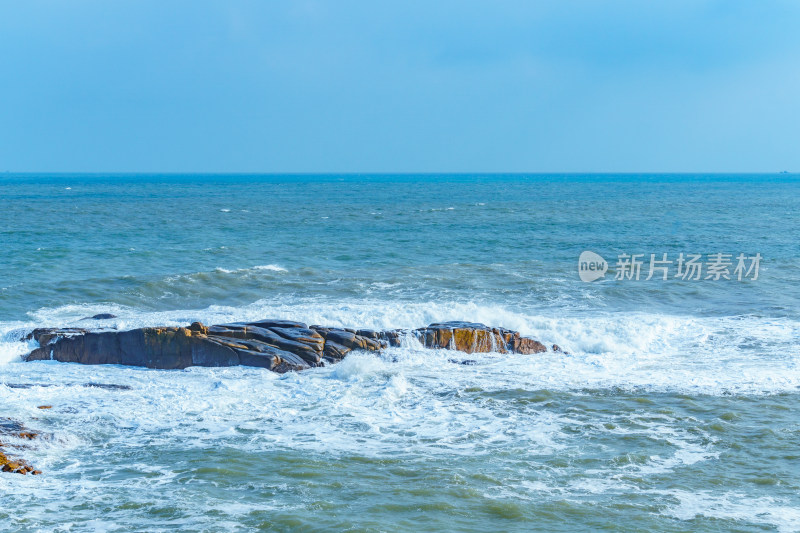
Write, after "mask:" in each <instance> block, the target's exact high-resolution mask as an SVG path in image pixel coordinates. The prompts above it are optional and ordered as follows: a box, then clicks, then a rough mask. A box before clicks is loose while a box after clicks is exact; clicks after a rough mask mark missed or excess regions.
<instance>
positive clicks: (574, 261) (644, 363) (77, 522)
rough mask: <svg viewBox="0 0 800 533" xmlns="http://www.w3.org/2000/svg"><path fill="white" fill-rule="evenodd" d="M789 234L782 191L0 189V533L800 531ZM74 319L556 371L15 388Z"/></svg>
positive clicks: (35, 185)
mask: <svg viewBox="0 0 800 533" xmlns="http://www.w3.org/2000/svg"><path fill="white" fill-rule="evenodd" d="M798 228H800V179H798V177H797V176H795V175H785V174H769V175H722V174H714V175H699V174H681V175H613V174H608V175H592V174H586V175H578V174H572V175H555V174H553V175H551V174H548V175H545V174H537V175H518V174H515V175H499V174H498V175H495V174H459V175H438V174H431V175H369V174H364V175H156V174H153V175H111V174H102V175H101V174H97V175H83V174H61V175H45V174H24V175H16V174H8V173H7V174H3V175H0V418H11V419H13V420H16V421H19V422H21V423H23V424H24V425H25V426H27V427H29V428H31V429H33V430H35V431H38V432H41V434H42V437H41V438H39V439H36V440H34V441H30V442H27V443H25V444H26V446H27V448H25V449H24V452H21V453H23V454H24V457H25V458H26V459H27V460H28V461H29V462H30V463H31V464H33V465H34V466H35V467H36V468H38V469H41V470H42V471H43V474H42V475H39V476H21V475H14V474H0V494H2V505H0V530H8V531H64V532H66V531H69V532H83V531H149V532H157V531H172V530H176V529H178V530H186V531H209V532H217V531H219V532H223V531H224V532H227V531H251V530H258V529H261V530H276V531H330V530H347V531H441V530H448V531H481V532H482V531H531V530H541V531H564V532H574V531H595V530H610V531H664V532H666V531H670V532H672V531H798V530H800V418H798V416H797V415H796V413H795V412H794V410H795V409H796V408H797V407H798V406H800V269H799V268H798V267H800V242H799V241H798ZM584 251H591V252H594V253H596V254H598V255H599V256H601V257H602V258H603V259H604V260H605V261H606V262H607V267H608V271H607V272H606V273H605V275H604V276H602V277H600V279H597V280H596V281H592V282H585V281H582V280H581V278H580V277H579V264H578V258H579V256H580V255H581V253H582V252H584ZM651 254H653V257H654V258H655V259H658V260H662V259H666V260H667V261H671V263H668V266H667V267H665V270H666V272H665V274H666V275H667V279H666V280H664V279H663V276H662V271H660V270H656V271H655V273H654V275H652V276H650V275H649V274H650V272H649V268H650V265H651V262H652V258H651ZM664 254H666V257H664ZM715 254H723V256H721V258H717V259H722V260H724V261H715V260H714V256H715ZM698 255H699V256H700V264H701V268H703V270H702V271H701V276H700V279H694V278H693V277H692V276H686V277H681V276H680V265H679V257H680V258H682V260H683V259H686V260H688V259H689V258H690V257H692V256H698ZM740 255H741V257H742V258H743V261H744V265H745V266H746V269H745V270H743V271H742V270H739V271H737V264H738V261H737V257H739V256H740ZM630 257H633V258H634V262H633V263H629V265H633V264H635V259H636V258H638V259H639V260H640V262H641V271H640V273H639V276H638V277H639V279H636V275H635V272H634V271H633V270H632V269H629V270H628V271H627V273H626V270H625V261H626V258H630ZM756 257H758V258H759V260H758V261H756V260H755V258H756ZM714 262H716V263H717V264H718V266H719V264H721V263H724V266H725V268H724V269H723V271H722V273H721V275H720V276H719V279H716V278H717V276H716V275H713V272H714V271H713V270H712V267H711V264H712V263H714ZM755 263H757V264H755ZM756 266H757V268H758V270H757V271H756ZM718 270H719V269H718ZM726 276H727V277H728V278H730V279H725V277H726ZM618 277H621V278H622V279H617V278H618ZM648 277H650V278H651V279H646V278H648ZM739 277H741V278H742V279H739ZM97 313H112V314H114V315H116V318H114V319H111V320H108V321H104V323H105V324H106V325H111V326H114V327H117V328H119V329H130V328H135V327H141V326H145V325H186V324H188V323H190V322H192V321H195V320H200V321H202V322H204V323H206V324H219V323H223V322H229V321H238V320H256V319H261V318H284V319H291V320H299V321H303V322H307V323H313V324H322V325H330V326H339V327H362V328H373V329H389V328H409V329H411V328H417V327H422V326H425V325H427V324H429V323H432V322H439V321H445V320H467V321H474V322H482V323H485V324H488V325H492V326H502V327H506V328H510V329H515V330H518V331H520V332H521V333H523V334H524V335H529V336H532V337H534V338H536V339H539V340H541V341H542V342H543V343H545V344H546V345H548V346H549V345H552V344H557V345H559V346H560V347H561V348H562V349H563V350H564V351H565V352H566V353H559V352H553V351H548V352H547V353H543V354H536V355H501V354H471V355H469V356H468V359H469V362H470V364H461V363H463V362H464V359H465V358H467V356H464V355H463V354H457V353H454V352H452V351H447V350H428V349H423V348H422V347H421V346H419V345H418V344H415V343H414V342H412V341H409V342H407V344H406V345H405V346H403V347H400V348H389V349H387V350H385V351H384V352H382V353H381V354H380V355H376V354H368V353H355V354H351V355H349V356H348V357H347V358H346V359H345V360H344V361H343V362H341V363H339V364H337V365H333V366H328V367H323V368H314V369H311V370H308V371H304V372H300V373H288V374H283V375H280V374H275V373H272V372H269V371H266V370H263V369H256V368H247V367H234V368H189V369H186V370H180V371H175V370H172V371H166V370H150V369H144V368H133V367H121V366H81V365H76V364H64V363H57V362H31V363H24V362H22V361H21V359H20V356H21V355H23V354H25V353H26V352H27V351H28V350H30V349H31V347H30V345H29V343H27V342H24V341H23V340H22V339H23V337H24V336H25V335H26V334H27V333H28V332H30V331H31V330H32V329H33V328H35V327H42V326H59V327H62V326H81V325H83V326H85V325H87V322H86V321H83V320H81V319H83V318H85V317H87V316H92V315H95V314H97ZM90 383H95V384H97V383H101V384H110V385H120V386H122V387H120V388H108V387H96V386H95V387H92V386H89V387H87V386H85V385H87V384H90ZM21 387H22V388H21ZM41 405H52V409H47V410H40V409H38V408H37V407H38V406H41Z"/></svg>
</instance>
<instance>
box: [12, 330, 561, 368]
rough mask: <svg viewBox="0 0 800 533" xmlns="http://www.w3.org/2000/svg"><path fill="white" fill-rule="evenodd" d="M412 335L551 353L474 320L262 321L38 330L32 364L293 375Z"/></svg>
mask: <svg viewBox="0 0 800 533" xmlns="http://www.w3.org/2000/svg"><path fill="white" fill-rule="evenodd" d="M408 336H410V337H412V338H416V339H417V340H418V341H419V342H420V343H421V344H422V345H423V346H424V347H426V348H438V349H449V350H458V351H462V352H466V353H479V352H497V353H519V354H534V353H539V352H544V351H546V350H547V349H546V348H545V346H544V345H543V344H542V343H540V342H539V341H536V340H534V339H531V338H527V337H522V336H521V335H520V334H519V332H516V331H511V330H507V329H504V328H492V327H489V326H486V325H484V324H477V323H472V322H444V323H437V324H431V325H429V326H427V327H425V328H420V329H416V330H413V331H404V330H388V331H374V330H368V329H351V328H332V327H324V326H318V325H312V326H310V327H309V326H307V325H306V324H304V323H302V322H292V321H288V320H260V321H257V322H235V323H230V324H220V325H215V326H205V325H204V324H202V323H200V322H194V323H192V324H191V325H190V326H189V327H150V328H139V329H134V330H130V331H116V330H108V329H105V330H94V331H92V330H87V329H83V328H65V329H35V330H34V331H33V332H32V333H31V334H30V335H29V336H28V339H34V340H36V341H37V342H38V343H39V347H38V348H36V349H35V350H33V351H32V352H31V353H30V354H28V355H27V357H26V358H25V359H26V360H27V361H38V360H55V361H62V362H69V363H82V364H91V365H96V364H117V365H132V366H144V367H148V368H161V369H182V368H187V367H190V366H235V365H247V366H256V367H262V368H267V369H269V370H273V371H275V372H288V371H290V370H304V369H306V368H310V367H314V366H322V365H324V364H330V363H335V362H337V361H340V360H342V359H343V358H344V357H345V356H347V354H348V353H350V352H352V351H353V350H367V351H380V350H382V349H384V348H386V347H388V346H400V345H401V343H402V342H403V339H404V338H406V337H408Z"/></svg>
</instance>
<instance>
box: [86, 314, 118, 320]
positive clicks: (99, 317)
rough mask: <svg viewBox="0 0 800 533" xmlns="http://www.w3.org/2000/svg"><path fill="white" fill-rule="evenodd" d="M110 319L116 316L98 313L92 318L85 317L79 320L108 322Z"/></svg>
mask: <svg viewBox="0 0 800 533" xmlns="http://www.w3.org/2000/svg"><path fill="white" fill-rule="evenodd" d="M112 318H117V315H112V314H111V313H99V314H96V315H94V316H87V317H86V318H82V319H81V320H109V319H112Z"/></svg>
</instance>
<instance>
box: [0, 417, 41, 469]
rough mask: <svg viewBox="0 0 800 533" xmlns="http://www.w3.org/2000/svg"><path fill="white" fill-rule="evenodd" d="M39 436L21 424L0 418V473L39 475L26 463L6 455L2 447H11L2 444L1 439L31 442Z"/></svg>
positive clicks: (17, 446)
mask: <svg viewBox="0 0 800 533" xmlns="http://www.w3.org/2000/svg"><path fill="white" fill-rule="evenodd" d="M38 436H39V434H38V433H36V432H35V431H30V430H28V429H26V428H25V427H24V426H23V425H22V424H20V423H19V422H17V421H15V420H11V419H9V418H0V472H13V473H16V474H23V475H25V474H32V475H37V474H41V471H39V470H36V469H34V468H33V467H32V466H31V465H29V464H28V463H27V461H25V460H23V459H19V458H16V457H12V456H9V455H7V454H6V453H7V452H6V451H5V450H4V447H6V448H8V447H12V445H10V444H6V443H4V442H3V438H8V437H11V438H14V439H23V440H32V439H35V438H36V437H38ZM13 447H14V448H23V447H24V446H19V445H16V446H13Z"/></svg>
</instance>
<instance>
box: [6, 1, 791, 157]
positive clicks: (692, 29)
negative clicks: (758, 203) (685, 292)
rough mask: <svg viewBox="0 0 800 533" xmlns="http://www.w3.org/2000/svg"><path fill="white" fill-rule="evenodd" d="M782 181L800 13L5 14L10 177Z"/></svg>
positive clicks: (624, 8)
mask: <svg viewBox="0 0 800 533" xmlns="http://www.w3.org/2000/svg"><path fill="white" fill-rule="evenodd" d="M784 169H786V170H790V171H791V170H793V171H800V2H797V1H795V0H787V1H771V0H752V1H748V2H744V1H737V0H726V1H703V0H692V1H681V0H669V1H655V0H651V1H645V0H639V1H629V2H628V1H601V0H590V1H568V0H560V1H555V0H554V1H548V2H541V1H534V0H527V1H510V0H509V1H504V0H497V1H482V2H477V1H470V0H459V1H430V0H429V1H425V2H422V1H414V0H410V1H409V0H405V1H402V2H400V1H398V2H372V1H369V2H368V1H346V0H344V1H328V2H322V1H310V0H309V1H302V0H299V1H295V2H284V1H270V0H262V1H236V0H231V1H217V2H210V1H204V0H191V1H188V0H187V1H182V0H158V1H150V0H115V1H109V0H99V1H85V0H70V1H69V2H66V1H63V0H56V1H40V0H25V1H24V2H20V1H18V0H13V1H11V0H8V1H7V0H0V171H3V170H9V171H50V172H57V171H74V172H82V171H86V172H106V171H120V172H148V171H163V172H182V171H185V172H423V171H427V172H490V171H496V172H557V171H566V172H582V171H595V172H640V171H641V172H646V171H662V172H693V171H698V172H713V171H717V172H751V171H780V170H784Z"/></svg>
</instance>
